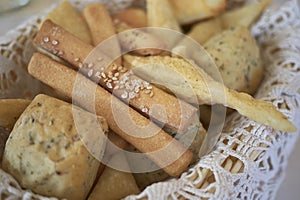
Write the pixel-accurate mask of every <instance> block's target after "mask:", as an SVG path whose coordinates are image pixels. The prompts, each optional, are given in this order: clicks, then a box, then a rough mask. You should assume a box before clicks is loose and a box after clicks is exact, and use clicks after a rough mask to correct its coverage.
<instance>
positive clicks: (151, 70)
mask: <svg viewBox="0 0 300 200" xmlns="http://www.w3.org/2000/svg"><path fill="white" fill-rule="evenodd" d="M124 59H125V61H126V62H127V63H129V64H131V68H135V69H134V73H137V74H139V75H140V76H141V77H142V78H144V79H145V80H147V79H151V80H156V82H158V83H161V84H162V81H161V80H163V82H164V84H168V87H169V88H172V89H173V92H175V93H177V94H178V95H180V96H181V97H182V98H184V99H185V100H187V101H189V99H190V98H191V94H193V92H189V91H187V90H183V89H182V87H184V83H183V84H181V83H182V82H180V79H179V80H177V79H176V77H175V75H177V74H180V77H181V78H182V77H184V79H185V80H187V82H188V83H189V84H190V85H191V87H192V89H193V91H194V94H195V95H196V96H197V98H198V101H199V103H200V104H204V103H205V104H210V105H212V104H222V105H224V106H227V107H229V108H232V109H235V110H237V111H238V112H239V113H240V114H241V115H244V116H246V117H248V118H250V119H252V120H254V121H257V122H259V123H262V124H265V125H268V126H271V127H273V128H275V129H278V130H280V131H284V132H295V131H296V127H295V126H294V125H293V124H292V123H291V122H290V121H289V120H288V119H287V117H286V116H285V115H283V114H282V113H281V112H279V111H278V110H277V109H276V108H275V106H273V105H272V104H271V103H269V102H266V101H263V100H257V99H254V98H253V97H252V96H250V95H248V94H246V93H242V92H237V91H235V90H231V89H229V88H227V87H226V86H224V85H223V84H221V83H219V82H217V81H215V80H213V79H212V77H210V76H209V75H208V74H207V73H206V72H204V70H203V69H201V68H200V67H197V66H195V65H193V64H192V63H191V62H188V61H186V60H184V59H181V58H175V57H169V56H164V57H163V56H151V57H136V56H130V55H126V56H124ZM158 64H159V65H158ZM161 65H163V66H164V67H165V68H169V69H170V70H169V71H168V72H167V70H164V71H162V70H161V68H158V67H157V66H161ZM139 66H144V67H139ZM145 66H147V67H145ZM174 71H175V72H176V74H175V73H174ZM170 73H173V76H170ZM157 74H159V76H157ZM174 74H175V75H174ZM177 77H178V75H177ZM175 80H176V81H175Z"/></svg>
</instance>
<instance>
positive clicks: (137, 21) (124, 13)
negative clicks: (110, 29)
mask: <svg viewBox="0 0 300 200" xmlns="http://www.w3.org/2000/svg"><path fill="white" fill-rule="evenodd" d="M112 18H113V19H114V21H115V20H118V21H121V22H124V23H126V24H128V25H129V26H131V27H133V28H141V27H146V26H147V15H146V12H145V10H142V9H140V8H127V9H124V10H121V11H119V12H117V13H115V14H113V15H112Z"/></svg>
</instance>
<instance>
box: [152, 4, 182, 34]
mask: <svg viewBox="0 0 300 200" xmlns="http://www.w3.org/2000/svg"><path fill="white" fill-rule="evenodd" d="M147 21H148V26H150V27H151V26H153V27H161V28H169V29H172V30H175V31H179V32H181V28H180V26H179V24H178V22H177V20H176V19H175V17H174V14H173V10H172V7H171V5H170V3H169V0H147Z"/></svg>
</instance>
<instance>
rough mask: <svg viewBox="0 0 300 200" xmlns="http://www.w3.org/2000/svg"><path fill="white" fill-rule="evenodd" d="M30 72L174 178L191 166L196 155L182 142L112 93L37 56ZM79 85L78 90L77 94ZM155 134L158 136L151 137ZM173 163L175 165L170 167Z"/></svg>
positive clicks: (61, 66)
mask: <svg viewBox="0 0 300 200" xmlns="http://www.w3.org/2000/svg"><path fill="white" fill-rule="evenodd" d="M28 71H29V73H30V74H31V75H33V76H34V77H35V78H37V79H39V80H41V81H42V82H44V83H45V84H47V85H49V86H51V87H53V88H55V89H56V90H58V91H60V92H62V93H64V94H65V95H66V96H68V97H73V101H75V102H77V103H78V104H79V105H81V106H82V107H84V108H85V109H87V110H89V111H93V110H94V109H95V112H96V113H97V115H101V116H103V117H104V118H105V119H106V120H107V122H108V124H109V127H110V128H111V129H112V130H113V131H114V132H115V133H117V134H118V135H119V136H121V137H122V138H123V139H125V140H126V141H127V142H129V143H131V144H132V145H133V146H135V147H136V148H137V149H139V150H140V151H141V152H143V153H146V154H147V155H148V156H149V157H150V158H151V159H152V160H153V161H154V162H155V163H157V164H158V165H159V166H161V167H162V168H163V169H164V170H165V171H166V172H167V173H168V174H170V175H171V176H179V175H180V174H181V173H182V172H183V171H184V170H185V169H186V168H187V167H188V165H189V163H190V162H191V159H192V156H193V155H192V153H191V152H190V151H188V150H186V149H185V148H184V147H183V146H182V145H181V144H180V143H179V142H177V141H176V140H174V139H173V138H172V137H171V136H169V135H168V134H167V133H166V132H164V131H163V130H161V129H160V128H159V127H157V126H156V125H154V124H153V123H151V122H150V121H149V120H148V119H147V118H145V117H143V116H142V115H140V114H139V113H137V112H136V111H134V110H133V109H131V108H129V107H128V106H127V105H125V104H124V103H122V102H121V101H120V100H118V99H116V98H115V97H114V96H112V95H111V94H110V93H109V92H107V91H106V90H104V89H103V88H101V87H100V86H98V85H96V84H95V83H94V82H92V81H90V80H88V79H87V78H85V77H84V76H82V75H80V74H78V73H76V72H75V71H73V70H72V69H69V68H67V67H65V66H63V65H61V64H59V63H57V62H55V61H53V60H51V59H50V58H48V57H46V56H44V55H42V54H39V53H37V54H34V55H33V57H32V58H31V61H30V63H29V67H28ZM75 81H76V83H77V85H76V88H77V89H76V90H75V91H73V90H74V87H75V85H74V84H75ZM78 83H80V84H78ZM93 88H95V90H93ZM76 91H77V92H76ZM79 91H80V92H79ZM112 103H113V106H112ZM116 116H117V117H116ZM129 119H131V120H129ZM132 123H134V124H135V125H136V126H135V125H134V124H132ZM149 123H150V124H149ZM120 125H122V127H120ZM143 127H144V128H143ZM124 129H125V130H124ZM153 133H156V134H155V135H151V136H150V135H149V134H153ZM135 136H138V137H135ZM155 151H158V152H155ZM150 152H151V153H150ZM169 163H171V164H170V165H168V166H166V165H167V164H169Z"/></svg>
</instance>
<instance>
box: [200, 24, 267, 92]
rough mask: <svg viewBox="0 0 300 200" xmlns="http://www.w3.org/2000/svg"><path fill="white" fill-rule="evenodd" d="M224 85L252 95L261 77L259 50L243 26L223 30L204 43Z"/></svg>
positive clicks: (261, 67) (261, 66)
mask: <svg viewBox="0 0 300 200" xmlns="http://www.w3.org/2000/svg"><path fill="white" fill-rule="evenodd" d="M204 48H205V49H206V51H207V52H208V53H209V54H210V56H211V57H212V59H214V62H215V63H216V66H217V67H218V69H219V72H220V74H221V76H222V79H223V81H224V84H225V85H226V86H227V87H229V88H231V89H234V90H237V91H240V92H246V93H249V94H254V93H255V92H256V89H257V88H258V87H259V85H260V82H261V80H262V78H263V74H264V67H263V62H262V59H261V57H260V50H259V47H258V45H257V43H256V41H255V39H254V38H253V37H252V35H251V33H250V32H249V30H248V29H247V28H246V27H242V26H240V27H236V28H233V29H229V30H225V31H223V32H221V33H219V34H217V35H215V36H213V37H212V38H210V39H209V40H208V41H207V42H206V43H205V44H204Z"/></svg>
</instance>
